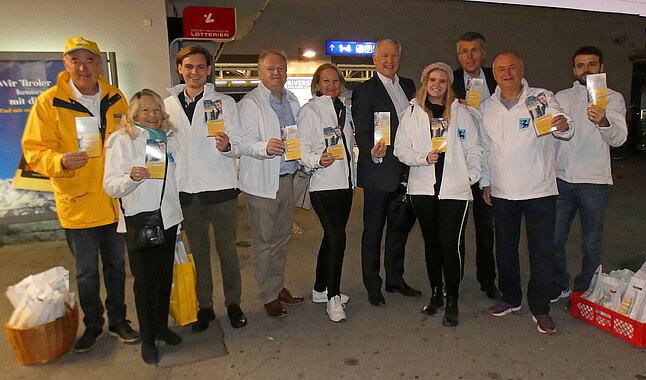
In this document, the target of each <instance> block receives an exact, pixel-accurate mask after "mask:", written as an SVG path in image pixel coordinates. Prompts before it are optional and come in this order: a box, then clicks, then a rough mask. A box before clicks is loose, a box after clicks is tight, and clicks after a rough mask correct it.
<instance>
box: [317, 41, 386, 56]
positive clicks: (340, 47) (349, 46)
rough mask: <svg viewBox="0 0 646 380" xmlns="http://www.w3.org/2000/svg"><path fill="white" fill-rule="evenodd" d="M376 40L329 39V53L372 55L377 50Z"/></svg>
mask: <svg viewBox="0 0 646 380" xmlns="http://www.w3.org/2000/svg"><path fill="white" fill-rule="evenodd" d="M375 44H376V42H374V41H364V42H359V41H327V42H326V43H325V50H326V54H327V55H372V54H373V53H374V52H375Z"/></svg>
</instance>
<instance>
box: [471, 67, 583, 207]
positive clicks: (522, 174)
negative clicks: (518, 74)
mask: <svg viewBox="0 0 646 380" xmlns="http://www.w3.org/2000/svg"><path fill="white" fill-rule="evenodd" d="M522 85H523V87H522V89H521V94H520V99H519V101H518V103H517V104H516V105H515V106H513V107H512V108H511V109H510V110H508V109H507V108H506V107H505V106H504V105H503V104H502V103H501V102H500V98H501V96H502V93H501V91H500V87H497V88H496V91H495V92H494V94H493V95H492V96H491V97H489V98H487V99H485V100H484V101H483V102H482V103H481V104H480V107H479V110H480V113H481V114H482V121H483V126H484V128H483V131H484V135H485V138H484V139H483V147H484V149H485V151H484V160H483V165H482V178H481V179H480V187H481V188H484V187H486V186H491V195H492V196H493V197H496V198H503V199H508V200H525V199H534V198H541V197H546V196H550V195H557V194H558V189H557V187H556V175H555V166H556V144H557V140H556V138H562V139H569V138H571V137H572V135H573V133H574V126H573V124H572V121H571V120H570V118H569V116H567V115H564V114H563V112H562V110H561V108H560V107H559V105H558V103H557V102H556V98H555V97H554V94H553V93H552V92H550V91H547V90H544V89H542V88H534V87H529V85H528V84H527V82H526V81H525V79H523V80H522ZM541 92H544V93H545V96H546V97H547V103H548V104H547V108H546V110H545V113H546V114H547V113H550V114H552V116H553V117H556V116H558V115H564V116H565V117H566V119H567V123H568V127H569V129H568V130H567V131H565V132H557V131H555V132H552V133H551V134H546V135H542V136H540V137H537V136H536V132H535V130H534V123H533V122H529V121H531V116H530V114H529V111H528V110H527V105H526V104H525V99H527V97H528V96H536V95H538V94H539V93H541ZM526 122H529V123H526ZM521 126H523V127H524V126H527V127H526V128H521Z"/></svg>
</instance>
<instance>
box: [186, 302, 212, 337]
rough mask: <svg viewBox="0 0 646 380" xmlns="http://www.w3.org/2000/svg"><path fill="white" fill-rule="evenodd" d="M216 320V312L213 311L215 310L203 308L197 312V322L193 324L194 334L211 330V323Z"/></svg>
mask: <svg viewBox="0 0 646 380" xmlns="http://www.w3.org/2000/svg"><path fill="white" fill-rule="evenodd" d="M214 319H215V312H214V311H213V309H208V308H205V307H201V308H200V310H198V311H197V322H195V323H193V326H191V330H192V331H193V332H200V331H204V330H206V329H208V328H209V322H211V321H212V320H214Z"/></svg>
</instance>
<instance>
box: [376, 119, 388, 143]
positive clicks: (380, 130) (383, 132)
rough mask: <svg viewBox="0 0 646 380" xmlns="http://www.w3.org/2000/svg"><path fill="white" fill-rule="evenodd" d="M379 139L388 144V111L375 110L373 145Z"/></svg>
mask: <svg viewBox="0 0 646 380" xmlns="http://www.w3.org/2000/svg"><path fill="white" fill-rule="evenodd" d="M380 141H383V142H384V143H385V144H386V145H390V112H375V145H377V143H378V142H380Z"/></svg>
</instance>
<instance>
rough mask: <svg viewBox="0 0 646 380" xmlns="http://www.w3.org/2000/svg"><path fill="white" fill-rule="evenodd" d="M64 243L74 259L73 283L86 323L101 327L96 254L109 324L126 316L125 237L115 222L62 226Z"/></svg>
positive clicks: (124, 318)
mask: <svg viewBox="0 0 646 380" xmlns="http://www.w3.org/2000/svg"><path fill="white" fill-rule="evenodd" d="M65 237H66V238H67V244H68V245H69V247H70V250H71V251H72V254H73V255H74V259H75V261H76V285H77V288H78V292H79V300H80V304H81V308H82V309H83V314H84V315H85V316H84V317H83V323H84V324H85V327H86V328H88V327H99V328H102V327H103V322H104V320H103V302H102V301H101V295H100V290H101V281H100V280H101V276H100V274H99V254H101V262H102V264H103V280H104V282H105V289H106V294H107V296H106V299H105V308H106V309H107V311H108V325H109V326H112V325H115V324H118V323H121V322H123V321H125V320H126V304H125V302H124V293H125V280H126V272H125V268H124V265H125V254H124V251H125V241H124V237H123V234H119V233H117V224H116V223H113V224H108V225H105V226H99V227H91V228H81V229H65Z"/></svg>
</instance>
